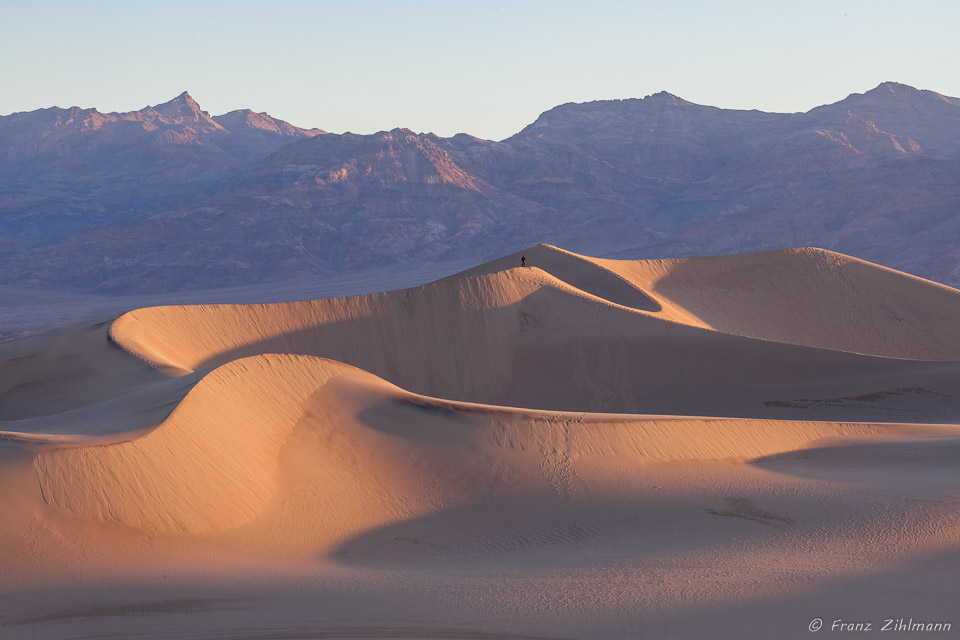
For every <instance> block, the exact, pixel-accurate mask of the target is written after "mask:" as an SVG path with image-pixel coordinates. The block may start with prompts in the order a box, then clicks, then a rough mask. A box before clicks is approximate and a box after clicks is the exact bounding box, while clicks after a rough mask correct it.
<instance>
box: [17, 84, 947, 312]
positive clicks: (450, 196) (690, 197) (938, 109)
mask: <svg viewBox="0 0 960 640" xmlns="http://www.w3.org/2000/svg"><path fill="white" fill-rule="evenodd" d="M41 111H43V110H41ZM31 113H36V112H31ZM71 114H72V115H71V117H72V118H73V119H74V120H72V121H71V122H73V124H72V125H71V126H74V127H80V129H82V127H83V126H84V125H83V123H84V122H88V121H89V124H88V125H86V126H87V130H83V131H80V132H79V133H76V134H75V135H76V136H77V137H76V138H75V139H71V140H66V141H65V142H63V143H62V144H60V145H59V146H55V147H54V148H53V150H52V151H51V152H50V154H48V156H45V157H42V158H39V159H37V158H34V160H35V161H34V160H30V158H29V157H28V156H29V153H25V154H24V153H21V154H20V156H18V149H22V148H23V147H24V146H29V145H24V144H23V140H24V137H23V136H26V137H27V138H29V136H30V135H31V134H30V132H29V131H27V132H26V133H22V132H21V133H20V134H17V135H11V130H12V129H13V128H14V127H13V126H12V125H11V122H10V121H9V120H8V118H11V117H12V116H3V117H0V142H4V141H5V140H12V141H14V142H17V141H19V143H18V144H19V145H20V146H19V147H18V146H17V145H16V144H11V145H8V146H7V149H6V163H4V162H3V158H2V157H0V206H2V207H0V210H2V211H3V212H4V215H0V283H5V284H12V285H17V286H27V287H34V288H65V289H69V290H75V291H96V292H100V293H111V294H122V293H130V292H134V291H139V292H150V291H174V290H177V289H180V288H188V289H189V288H209V287H217V286H232V285H242V284H252V283H258V282H271V281H282V280H289V279H296V278H301V277H311V276H316V275H324V274H332V273H339V272H345V271H350V270H355V269H363V268H368V267H384V266H389V265H392V264H401V263H410V262H417V263H430V262H433V261H444V260H452V259H457V260H462V259H464V258H471V259H475V260H477V261H478V262H480V261H482V260H484V259H489V258H490V257H493V256H495V255H501V254H503V253H509V252H510V251H512V250H515V249H519V248H521V247H523V246H529V245H531V244H535V243H536V242H550V243H553V244H561V245H563V246H569V247H570V248H571V249H573V250H575V251H585V252H592V253H595V254H608V255H617V256H619V257H630V258H637V257H650V258H659V257H683V256H690V255H705V254H717V253H731V252H734V253H735V252H742V251H755V250H764V249H779V248H785V247H788V246H805V245H818V246H824V247H825V248H827V249H831V250H836V251H841V252H843V253H849V254H852V255H856V256H858V257H862V258H865V259H868V260H871V261H874V262H880V263H883V264H888V265H889V266H891V267H894V268H898V269H902V270H907V271H910V272H912V273H914V274H915V275H919V276H922V277H926V278H931V279H934V280H938V281H941V282H945V283H947V284H957V283H960V252H958V251H957V250H956V249H954V246H955V245H954V244H953V243H951V242H950V241H949V239H950V238H953V237H960V216H958V215H957V214H958V212H960V185H958V184H956V181H955V180H953V179H952V178H951V176H952V175H953V174H954V172H955V171H956V169H957V167H958V166H960V100H958V99H956V98H949V97H946V96H942V95H941V94H938V93H936V92H933V91H927V90H919V89H914V88H912V87H909V86H907V85H901V84H897V83H889V82H888V83H883V84H881V85H879V86H878V87H876V88H874V89H872V90H870V91H867V92H864V93H862V94H858V93H852V94H850V95H849V96H847V97H846V98H844V99H843V100H840V101H838V102H836V103H833V104H831V105H824V106H821V107H816V108H814V109H811V110H809V111H807V112H803V113H793V114H790V113H766V112H761V111H746V110H729V109H719V108H716V107H710V106H704V105H697V104H694V103H691V102H688V101H686V100H683V99H682V98H679V97H678V96H675V95H673V94H670V93H667V92H660V93H656V94H652V95H650V96H647V97H645V98H636V99H627V100H615V101H594V102H588V103H568V104H564V105H559V106H557V107H554V108H553V109H550V110H547V111H545V112H544V113H542V114H540V116H538V118H537V119H536V120H535V121H534V122H533V123H531V124H530V125H528V126H527V127H525V128H523V129H522V130H521V131H520V132H518V133H517V134H515V135H513V136H510V137H509V138H506V139H504V140H501V141H490V140H483V139H480V138H476V137H473V136H470V135H468V134H458V135H456V136H452V137H449V138H444V137H442V136H437V135H435V134H432V133H415V132H413V131H411V130H409V129H404V128H395V129H393V130H391V131H381V132H377V133H373V134H354V133H343V134H329V133H323V132H321V131H320V130H316V129H312V130H305V129H300V128H297V127H294V126H293V125H290V124H289V123H286V122H284V121H281V120H277V119H274V118H272V117H270V116H269V115H267V114H257V113H254V112H252V111H250V110H234V111H231V112H228V113H226V114H223V115H220V116H209V114H207V113H206V112H205V111H203V110H202V108H201V107H200V105H199V104H197V103H196V101H195V100H193V98H192V97H191V96H190V95H189V94H188V93H186V92H184V93H183V94H181V95H180V96H177V97H176V98H174V99H173V100H170V101H168V102H166V103H163V104H161V105H156V106H154V107H148V108H146V109H143V110H140V111H136V112H127V114H101V113H100V112H98V111H96V110H86V111H83V110H78V111H72V112H71ZM130 114H136V115H130ZM49 116H50V114H47V117H49ZM120 116H124V117H120ZM111 118H115V119H113V120H111ZM124 118H126V119H124ZM74 121H79V122H80V124H79V125H78V124H76V122H74ZM154 126H156V129H150V130H149V131H148V130H147V128H149V127H154ZM131 127H132V129H131ZM131 131H132V132H133V133H131ZM138 131H139V133H138ZM133 134H136V135H133ZM130 136H133V137H132V138H131V137H130ZM115 138H116V139H115ZM118 140H121V141H125V144H126V147H124V149H126V150H125V151H124V152H123V153H112V151H113V150H114V149H116V144H118ZM130 140H133V141H134V142H130ZM138 140H139V141H140V142H137V141H138ZM145 140H150V141H151V142H150V144H149V145H144V142H143V141H145ZM71 144H74V145H77V146H76V147H71V146H70V145H71ZM98 145H100V146H98ZM111 145H113V146H111ZM74 148H76V149H78V150H79V151H77V153H80V155H81V156H83V153H87V154H94V155H93V156H89V155H87V156H83V157H81V158H80V159H79V160H78V156H76V155H75V154H74V153H73V150H74ZM98 149H99V151H98ZM131 150H132V151H131ZM28 151H29V149H28ZM58 152H59V155H57V153H58ZM100 152H102V153H104V154H106V157H104V158H102V159H98V158H96V157H95V156H96V154H97V153H100ZM25 158H26V159H25ZM94 160H96V162H94ZM14 165H15V168H13V167H14ZM91 167H95V170H93V171H91ZM31 171H32V173H31ZM920 256H922V257H923V258H924V259H923V260H921V259H920V258H919V257H920Z"/></svg>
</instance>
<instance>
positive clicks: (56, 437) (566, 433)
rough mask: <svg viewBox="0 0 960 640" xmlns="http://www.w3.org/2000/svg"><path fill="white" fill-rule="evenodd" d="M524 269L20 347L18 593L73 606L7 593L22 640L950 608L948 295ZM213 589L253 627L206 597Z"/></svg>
mask: <svg viewBox="0 0 960 640" xmlns="http://www.w3.org/2000/svg"><path fill="white" fill-rule="evenodd" d="M526 255H527V258H528V267H527V268H520V267H518V266H516V265H515V264H512V263H513V262H515V261H516V260H515V258H518V257H519V255H518V256H515V257H512V256H508V257H507V258H504V259H503V261H501V263H495V264H491V265H486V266H484V267H479V268H477V269H475V270H472V271H471V272H467V273H465V274H461V275H460V276H457V277H452V278H448V279H444V280H441V281H438V282H435V283H432V284H429V285H426V286H423V287H418V288H413V289H408V290H404V291H395V292H388V293H381V294H372V295H365V296H355V297H351V298H337V299H329V300H315V301H309V302H295V303H283V304H270V305H200V306H180V307H176V306H168V307H153V308H146V309H140V310H137V311H133V312H130V313H127V314H124V315H123V316H121V317H119V318H117V319H116V320H115V321H114V322H113V323H112V324H111V325H110V326H109V333H108V326H107V325H106V324H104V323H103V322H102V321H100V322H90V323H82V324H79V325H74V326H72V327H66V328H63V329H60V330H56V331H53V332H49V333H47V334H39V335H37V336H32V337H29V338H26V339H22V340H17V341H13V342H10V343H4V344H0V363H2V365H3V369H2V370H0V383H2V385H4V386H3V391H4V394H3V396H2V398H0V420H2V422H0V486H3V487H4V491H5V500H4V501H2V502H0V562H2V565H0V568H2V569H3V570H4V584H5V586H6V585H13V586H12V587H10V589H9V591H10V592H11V593H12V594H14V596H16V594H17V593H20V592H22V593H31V594H32V593H35V592H38V591H39V592H42V593H45V594H48V595H50V597H45V598H44V599H43V601H44V604H40V605H37V604H31V602H32V601H26V602H25V598H20V599H16V598H14V599H15V600H16V604H15V605H14V604H8V601H7V600H6V596H4V598H0V617H3V618H4V620H5V621H7V620H10V621H12V622H11V624H10V626H8V627H6V628H5V629H13V630H14V631H13V634H14V635H13V636H12V637H20V636H22V637H36V636H44V635H57V634H58V633H59V634H60V635H68V634H66V633H61V632H63V631H64V629H65V628H66V627H67V626H69V627H70V629H69V631H70V633H74V632H76V633H79V632H80V631H78V630H81V628H82V630H83V631H84V632H85V633H86V632H89V633H87V635H90V636H97V635H98V634H99V635H104V629H105V628H106V627H109V626H110V625H109V624H108V623H107V622H105V621H104V618H105V617H108V616H107V615H106V614H101V613H95V614H92V618H91V619H92V620H93V621H91V622H86V621H85V619H83V616H78V615H76V614H75V612H76V611H95V612H97V611H99V612H103V611H108V612H109V611H116V612H120V613H118V614H116V615H117V617H118V619H119V620H120V621H119V622H118V623H117V624H118V625H120V623H121V622H124V621H125V620H126V619H127V616H128V613H129V612H137V611H140V612H150V615H161V614H162V615H163V616H165V618H164V619H165V620H171V619H175V620H177V624H178V625H179V626H178V627H177V629H178V630H179V631H178V633H180V635H191V634H192V635H197V636H200V637H202V636H203V635H209V636H211V637H216V636H217V635H218V634H219V635H220V636H222V635H223V634H224V633H225V631H224V630H225V629H228V630H231V631H230V633H233V631H232V630H233V629H237V633H235V634H233V635H237V637H257V636H260V637H305V636H311V637H313V636H318V637H320V636H324V634H325V637H361V636H363V637H369V636H370V635H378V634H379V635H390V634H393V636H394V637H406V636H409V635H411V634H413V633H414V632H413V631H410V632H409V633H407V632H405V631H403V629H408V630H410V629H414V630H416V629H421V630H422V629H423V628H424V627H423V624H422V622H423V620H431V621H435V622H436V625H435V627H436V629H440V631H436V629H435V630H433V631H430V630H428V631H424V632H423V633H420V632H419V631H418V632H417V633H419V634H420V635H422V636H423V637H427V636H431V637H465V636H466V635H469V636H470V637H534V636H536V635H547V636H554V637H591V638H594V637H596V638H608V639H614V638H624V637H641V636H643V635H645V634H647V632H648V631H650V629H651V628H654V629H655V630H656V632H657V633H658V634H659V635H674V636H677V637H685V633H684V631H683V630H685V629H691V628H694V629H698V630H699V631H702V630H703V629H706V628H709V621H708V620H707V619H706V617H707V616H708V615H715V614H716V612H717V611H718V610H725V609H726V608H730V607H732V609H731V610H737V611H754V610H755V605H756V603H758V602H772V603H774V604H776V606H777V607H778V609H777V610H778V611H780V613H781V614H784V612H787V613H789V615H790V616H793V617H797V618H799V619H807V620H808V619H809V616H810V615H812V614H810V612H809V611H808V608H810V607H811V606H815V607H816V613H819V611H820V609H821V608H823V610H824V611H826V610H827V608H826V607H827V605H828V604H830V600H828V599H827V595H828V594H835V593H836V591H837V589H839V588H840V586H842V585H846V584H860V582H862V581H864V580H865V579H866V577H876V580H875V581H872V582H870V581H868V582H869V584H868V592H867V593H866V595H863V596H862V598H861V599H860V600H859V601H858V602H860V604H861V605H863V604H864V603H868V602H870V601H873V602H878V601H883V599H884V598H886V599H887V600H886V602H888V603H889V602H891V601H892V600H895V599H896V598H901V599H902V597H903V590H902V585H903V583H904V580H908V581H912V582H910V584H912V585H914V586H913V587H912V589H913V590H914V591H913V592H911V593H914V592H915V594H917V595H916V597H915V598H914V600H916V602H922V603H923V604H924V605H925V606H928V607H932V606H933V605H934V604H936V605H938V606H940V607H942V608H945V607H948V606H949V607H951V608H950V611H952V607H953V594H955V593H956V592H957V590H958V589H960V581H958V579H957V578H956V576H955V575H954V574H950V575H946V576H944V575H941V576H934V578H935V579H933V580H932V581H931V573H930V572H929V571H928V570H927V569H925V568H924V567H925V565H923V564H922V563H920V562H918V561H917V559H918V558H921V559H922V558H925V557H933V556H934V555H936V556H937V557H942V558H945V559H946V561H949V562H953V563H956V557H957V542H956V541H957V539H958V536H960V508H958V504H960V503H958V501H957V498H958V496H960V481H958V480H957V474H956V473H955V472H956V468H957V466H958V464H960V456H958V454H957V452H958V450H960V444H958V438H960V436H958V432H957V427H956V421H957V420H956V416H957V415H960V393H958V391H957V389H960V362H955V361H951V360H948V359H946V358H947V357H953V356H952V354H955V353H960V351H958V349H960V347H958V344H960V342H957V341H956V340H955V339H954V338H953V337H952V336H953V334H952V333H950V332H949V331H948V329H950V328H951V327H952V326H954V323H955V322H956V321H958V320H960V310H957V308H956V296H957V295H958V293H957V292H955V291H953V290H951V289H946V288H942V287H937V286H935V285H932V284H930V283H926V282H924V281H920V280H917V279H911V278H907V277H905V276H903V275H902V274H897V273H895V272H890V271H888V270H884V269H882V268H880V267H876V266H874V265H869V264H867V263H862V262H860V261H856V260H853V259H850V258H846V257H845V256H838V255H836V254H830V253H828V252H820V251H816V250H802V251H792V252H777V253H772V254H757V255H753V256H728V257H721V258H704V259H699V260H689V261H642V262H621V261H605V260H595V259H590V258H585V257H583V256H576V255H575V254H569V253H568V252H565V251H562V250H559V249H556V248H553V247H547V246H540V247H534V248H531V249H529V250H528V251H527V252H526ZM501 267H504V268H501ZM765 301H767V302H765ZM894 312H896V313H894ZM831 313H837V314H840V315H841V316H842V315H843V314H846V315H848V316H849V317H850V318H851V321H850V325H849V326H846V325H844V324H843V323H841V322H838V321H835V320H833V319H832V316H831V315H830V314H831ZM898 326H903V327H907V328H908V330H906V331H903V332H901V331H899V330H898V329H897V327H898ZM859 352H862V353H859ZM869 353H873V354H874V355H868V354H869ZM878 354H879V355H878ZM941 355H942V356H943V357H940V356H941ZM882 356H897V357H882ZM705 416H709V417H705ZM933 422H941V423H943V424H930V423H933ZM924 423H926V424H924ZM170 576H172V579H170V578H169V577H170ZM92 581H99V582H98V584H100V583H102V584H103V585H107V586H104V587H103V589H104V590H105V591H98V592H97V593H98V594H99V596H98V597H103V598H106V599H107V600H108V601H109V602H110V606H109V607H107V608H106V609H104V606H105V605H104V603H103V602H95V603H93V605H96V606H93V605H91V603H90V602H89V601H88V600H89V598H90V597H91V596H89V595H88V591H89V589H88V587H89V584H90V583H91V582H92ZM131 581H132V582H139V583H141V584H144V585H150V589H153V590H154V591H153V592H152V593H154V594H155V596H154V601H150V600H149V598H147V599H146V600H144V598H143V597H142V596H134V595H130V594H129V593H128V590H127V589H125V588H124V587H123V586H121V587H113V586H110V585H117V584H121V585H125V584H126V583H127V582H131ZM199 584H204V585H206V584H210V585H214V588H216V589H222V588H223V587H224V585H229V586H230V588H231V589H233V588H236V589H238V590H240V591H243V590H246V591H243V594H241V595H238V596H236V598H235V600H236V602H240V601H244V602H247V601H249V602H250V603H251V604H249V606H248V605H246V604H238V605H237V606H231V607H227V606H226V605H224V606H219V605H218V606H216V607H204V606H199V605H198V606H197V607H194V608H191V605H188V604H183V602H189V601H190V600H189V597H188V596H185V595H183V593H181V591H189V590H190V589H193V588H195V587H197V585H199ZM265 585H266V586H265ZM283 585H286V586H287V588H289V589H293V590H296V591H297V593H301V596H299V597H300V598H301V599H299V600H298V599H296V598H294V599H293V600H285V599H284V598H285V597H286V596H284V598H278V599H274V600H270V601H268V600H269V598H270V597H273V596H266V595H264V594H267V593H269V594H274V593H277V588H278V586H283ZM838 585H840V586H838ZM48 588H50V589H61V590H62V591H57V592H56V593H54V592H52V591H49V590H48V591H44V590H45V589H48ZM111 589H112V590H111ZM174 591H176V594H174V593H173V592H174ZM104 593H107V595H103V594H104ZM51 594H52V595H51ZM303 594H307V595H303ZM172 595H175V596H176V598H172ZM307 596H309V599H310V602H309V603H306V604H305V600H304V599H305V598H307ZM137 597H138V598H140V599H139V600H136V601H133V600H134V599H135V598H137ZM858 597H859V596H858ZM84 598H87V599H88V600H84ZM791 598H792V599H794V600H796V601H797V602H802V604H803V606H802V607H801V606H799V605H796V606H788V604H786V603H788V602H789V601H790V599H791ZM830 598H831V599H835V595H831V596H830ZM221 599H222V595H221ZM214 600H215V599H214ZM228 600H229V601H230V602H234V600H230V599H229V598H227V599H225V600H223V599H222V601H224V602H226V601H228ZM208 601H211V600H210V596H209V594H207V595H206V596H197V602H200V603H202V602H208ZM216 601H217V602H221V600H216ZM10 602H13V601H10ZM47 602H49V603H51V604H49V605H48V604H45V603H47ZM84 602H85V603H86V604H84ZM170 602H176V603H180V604H176V605H171V604H169V603H170ZM290 602H295V603H297V604H296V606H294V605H291V604H290ZM165 603H166V604H165ZM371 603H373V604H371ZM14 606H16V607H18V609H17V611H16V615H13V616H11V615H6V614H7V613H8V610H10V609H11V608H13V607H14ZM97 607H99V608H97ZM225 609H229V613H223V611H224V610H225ZM305 610H309V611H310V612H311V613H310V615H311V616H320V617H322V619H323V620H324V624H325V625H326V626H324V627H323V628H320V627H318V625H317V622H316V620H315V619H312V620H304V619H303V618H302V616H303V615H304V614H303V613H302V611H305ZM928 610H930V609H924V611H928ZM72 612H74V613H72ZM264 612H266V613H264ZM448 612H456V614H450V613H448ZM109 615H113V614H109ZM129 615H136V614H134V613H130V614H129ZM259 615H263V616H271V617H272V618H273V622H270V623H269V624H268V623H267V622H264V621H263V620H261V619H260V618H259V617H257V616H259ZM784 615H786V614H784ZM245 616H246V617H245ZM297 616H301V617H299V618H298V617H297ZM371 616H372V617H374V618H377V617H378V616H379V617H382V618H384V619H387V618H389V620H390V625H393V626H389V625H388V626H385V627H383V628H380V627H377V628H376V629H378V630H376V631H375V632H374V631H371V630H370V629H374V627H372V626H370V624H371V623H370V622H369V620H370V618H371ZM238 620H243V621H245V622H247V623H249V625H248V626H247V627H243V628H241V627H240V626H239V625H240V623H239V622H237V621H238ZM611 620H612V621H614V622H610V621H611ZM651 620H654V621H657V622H656V625H659V626H654V627H651V626H650V625H651V623H650V621H651ZM360 622H362V623H363V624H360ZM769 622H770V621H766V622H764V624H765V625H766V626H765V627H764V628H765V629H767V628H773V626H771V625H770V624H769ZM806 624H807V622H803V625H801V626H800V627H798V628H799V630H800V631H801V632H802V633H801V634H799V635H800V636H803V637H805V634H809V631H807V630H806V628H805V625H806ZM58 625H60V626H58ZM231 625H232V626H231ZM364 625H367V626H364ZM74 627H76V629H74ZM200 628H203V629H206V630H207V631H204V632H203V633H202V634H201V633H195V630H196V629H200ZM451 629H453V630H454V631H449V630H451ZM456 629H459V631H456V632H455V630H456ZM464 629H480V630H482V631H480V632H477V633H476V634H474V633H473V632H472V631H470V632H468V631H464ZM678 629H679V630H680V631H678ZM185 630H186V631H185ZM726 631H730V633H726ZM208 632H209V633H208ZM76 633H74V635H76ZM118 633H120V634H122V633H124V631H123V629H120V630H119V631H118ZM405 633H406V636H405V635H404V634H405ZM364 634H366V635H364ZM431 634H432V635H431ZM457 634H460V635H459V636H458V635H457ZM498 634H499V635H498ZM701 635H702V634H701ZM717 635H718V637H737V638H740V637H750V633H744V631H743V628H740V627H731V628H730V629H729V630H723V631H722V632H721V633H719V634H717ZM797 635H798V634H792V633H791V632H790V631H788V632H785V634H784V636H783V637H797Z"/></svg>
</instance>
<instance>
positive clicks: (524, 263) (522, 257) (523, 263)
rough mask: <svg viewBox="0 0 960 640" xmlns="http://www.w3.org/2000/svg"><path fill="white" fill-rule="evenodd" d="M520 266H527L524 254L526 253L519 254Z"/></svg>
mask: <svg viewBox="0 0 960 640" xmlns="http://www.w3.org/2000/svg"><path fill="white" fill-rule="evenodd" d="M520 266H521V267H525V266H527V256H526V254H524V255H522V256H520Z"/></svg>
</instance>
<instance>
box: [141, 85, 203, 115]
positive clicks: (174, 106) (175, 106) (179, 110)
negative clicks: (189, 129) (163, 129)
mask: <svg viewBox="0 0 960 640" xmlns="http://www.w3.org/2000/svg"><path fill="white" fill-rule="evenodd" d="M148 109H151V110H153V111H156V112H157V113H159V114H160V115H162V116H164V117H165V118H169V119H173V120H181V119H186V120H210V115H209V114H208V113H207V112H206V111H204V110H203V109H201V108H200V105H199V104H198V103H197V101H196V100H194V99H193V96H191V95H190V94H189V93H187V92H186V91H184V92H183V93H181V94H180V95H178V96H177V97H176V98H174V99H172V100H168V101H167V102H164V103H162V104H158V105H156V106H153V107H148Z"/></svg>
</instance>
